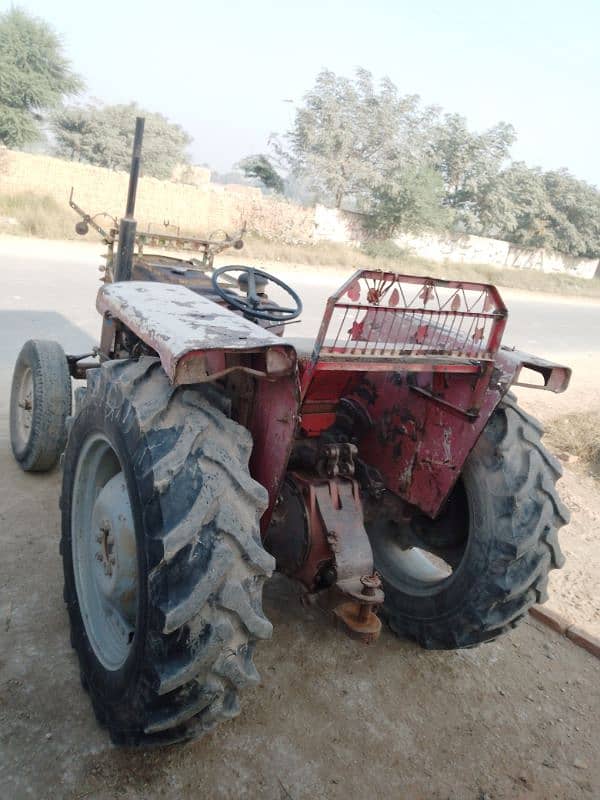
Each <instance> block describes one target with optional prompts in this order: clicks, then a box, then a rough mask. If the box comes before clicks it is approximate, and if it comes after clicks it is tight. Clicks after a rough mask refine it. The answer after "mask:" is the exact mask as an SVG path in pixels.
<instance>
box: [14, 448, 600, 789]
mask: <svg viewBox="0 0 600 800" xmlns="http://www.w3.org/2000/svg"><path fill="white" fill-rule="evenodd" d="M59 479H60V475H59V473H58V471H56V472H54V473H52V474H50V475H26V474H23V473H21V472H20V470H19V469H18V467H17V466H16V465H15V464H14V462H13V461H12V458H11V456H10V454H9V453H8V448H7V446H6V443H5V442H3V443H2V452H1V455H0V496H1V497H2V511H1V519H0V523H1V529H0V537H1V540H2V551H3V554H4V557H3V559H2V562H1V566H0V575H1V586H2V597H3V601H4V607H3V609H2V618H1V623H2V627H1V629H0V659H1V663H0V797H2V798H11V800H12V798H14V799H15V800H20V798H40V799H42V798H44V799H45V798H48V800H50V799H51V798H52V799H54V798H65V799H66V800H83V798H98V800H104V799H105V798H106V800H111V799H112V798H124V799H125V800H133V798H136V799H137V798H161V799H162V800H169V799H170V798H188V797H189V798H192V797H200V796H202V797H206V798H210V799H211V800H212V798H219V799H220V798H232V800H233V799H234V798H235V799H236V800H237V798H250V799H252V798H265V799H268V800H271V798H273V800H290V798H292V799H293V800H303V799H304V798H311V799H320V798H323V800H325V799H327V800H329V799H330V798H331V800H335V799H336V798H347V797H348V796H350V795H352V796H360V797H377V798H427V799H429V798H431V799H434V798H435V799H436V800H437V798H439V799H440V800H442V798H443V799H444V800H447V799H448V798H453V799H454V798H455V799H456V800H483V798H487V799H488V800H501V798H502V799H503V798H529V797H531V798H579V797H584V798H585V797H589V798H594V797H598V796H599V794H600V760H599V759H598V742H599V741H600V714H598V710H599V709H600V661H598V660H597V659H595V658H593V657H592V656H590V655H589V654H588V653H586V652H584V651H582V650H580V649H579V648H577V647H575V646H574V645H572V644H571V643H570V642H569V641H567V640H566V639H562V638H560V637H558V636H556V635H555V634H553V633H551V632H549V631H548V630H546V629H544V628H541V627H538V625H537V624H536V623H534V622H533V621H528V622H526V623H525V624H523V625H522V626H521V627H520V628H518V629H517V630H516V631H514V632H513V633H512V634H511V635H510V636H508V637H505V638H503V639H502V640H500V641H498V642H494V643H492V644H489V645H486V646H484V647H480V648H477V649H474V650H466V651H459V652H451V653H445V652H442V653H435V652H425V651H422V650H419V649H418V648H417V647H415V646H414V645H413V644H411V643H409V642H406V641H401V640H398V639H396V638H395V637H393V636H392V635H391V634H390V633H389V632H387V631H386V632H384V634H383V635H382V637H381V639H380V641H379V642H378V643H377V645H375V646H373V647H371V648H366V647H364V646H361V645H358V644H357V643H354V642H352V641H350V640H349V639H347V638H346V637H345V636H344V635H343V634H341V633H339V632H337V631H336V630H335V629H334V628H333V627H332V626H331V625H330V623H329V621H328V620H327V619H326V618H325V617H324V616H323V615H322V612H320V611H318V610H314V609H310V610H307V609H305V608H303V607H302V606H301V605H300V604H299V602H298V599H297V596H296V591H295V589H294V588H293V587H292V586H291V585H290V584H288V583H287V582H286V581H284V580H283V579H275V580H273V581H272V582H271V583H270V584H269V585H268V588H267V601H266V611H267V614H268V615H269V617H270V618H271V619H272V620H273V623H274V628H275V633H274V637H273V640H272V641H271V642H267V643H265V644H264V645H263V646H262V647H261V648H260V650H259V652H258V656H257V665H258V668H259V670H260V672H261V675H262V678H263V684H262V685H261V686H259V687H257V688H256V689H252V690H250V691H248V692H247V693H246V694H245V697H244V698H243V709H242V715H241V716H240V717H239V718H238V719H236V720H235V721H234V722H233V723H230V724H227V725H225V726H222V727H221V728H220V729H219V730H218V731H217V732H216V733H214V734H213V735H211V736H209V737H208V738H206V739H204V740H202V741H200V742H198V743H195V744H192V745H188V746H186V747H174V748H171V749H168V750H154V751H149V752H136V751H133V752H132V751H118V750H115V749H114V748H113V747H111V746H110V744H109V742H108V738H107V736H106V734H105V732H104V731H103V730H102V729H100V728H99V727H98V726H97V724H96V722H95V720H94V718H93V715H92V711H91V708H90V705H89V702H88V699H87V696H86V695H85V694H84V692H83V690H82V689H81V687H80V684H79V680H78V670H77V665H76V662H75V658H74V655H73V653H72V651H71V649H70V646H69V634H68V626H67V619H66V613H65V611H64V607H63V603H62V597H61V591H62V578H61V570H60V563H59V558H58V552H57V542H58V525H59V516H58V507H57V496H58V485H59Z"/></svg>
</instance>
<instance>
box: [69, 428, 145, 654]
mask: <svg viewBox="0 0 600 800" xmlns="http://www.w3.org/2000/svg"><path fill="white" fill-rule="evenodd" d="M72 503H73V506H72V509H73V510H72V534H71V535H72V550H73V562H74V572H75V583H76V589H77V595H78V599H79V605H80V609H81V616H82V619H83V623H84V625H85V629H86V632H87V635H88V639H89V641H90V644H91V646H92V648H93V650H94V652H95V654H96V656H97V657H98V659H99V660H100V661H101V662H102V664H103V665H104V666H105V667H106V669H109V670H116V669H119V668H120V667H121V666H122V665H123V664H124V662H125V661H126V659H127V656H128V654H129V651H130V648H131V645H132V642H133V639H134V634H135V625H136V615H137V602H138V568H137V542H136V536H135V524H134V519H133V511H132V507H131V501H130V498H129V492H128V490H127V482H126V480H125V476H124V474H123V472H122V471H121V468H120V464H119V460H118V458H117V455H116V453H115V451H114V450H113V449H112V446H111V445H110V443H109V442H108V440H107V439H105V438H104V436H102V435H101V434H93V435H92V436H90V438H89V439H88V440H87V442H86V443H85V445H84V446H83V448H82V450H81V453H80V456H79V461H78V465H77V470H76V477H75V484H74V491H73V500H72Z"/></svg>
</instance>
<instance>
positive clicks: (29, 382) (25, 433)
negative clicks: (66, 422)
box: [14, 367, 34, 450]
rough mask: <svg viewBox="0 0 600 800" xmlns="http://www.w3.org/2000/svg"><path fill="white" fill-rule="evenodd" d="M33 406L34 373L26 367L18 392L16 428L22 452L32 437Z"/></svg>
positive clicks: (15, 431) (18, 443) (18, 444)
mask: <svg viewBox="0 0 600 800" xmlns="http://www.w3.org/2000/svg"><path fill="white" fill-rule="evenodd" d="M33 404H34V392H33V372H32V371H31V368H30V367H26V368H25V369H24V370H23V374H22V375H21V381H20V383H19V388H18V390H17V408H16V414H15V427H14V433H15V436H16V439H17V446H18V448H19V449H21V450H22V449H24V448H25V447H27V443H28V442H29V437H30V436H31V426H32V424H33Z"/></svg>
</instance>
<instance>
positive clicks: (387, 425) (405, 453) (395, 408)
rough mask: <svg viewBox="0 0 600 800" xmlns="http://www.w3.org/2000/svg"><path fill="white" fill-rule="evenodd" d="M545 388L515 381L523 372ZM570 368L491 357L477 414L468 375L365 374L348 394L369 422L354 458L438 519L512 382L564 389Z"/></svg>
mask: <svg viewBox="0 0 600 800" xmlns="http://www.w3.org/2000/svg"><path fill="white" fill-rule="evenodd" d="M527 369H529V370H533V371H535V372H537V373H539V374H540V375H541V376H542V381H543V384H540V385H538V384H533V383H529V382H524V381H521V380H520V377H521V376H522V375H523V374H524V372H525V370H527ZM570 374H571V371H570V369H568V368H567V367H564V366H561V365H559V364H554V363H552V362H550V361H546V360H544V359H539V358H537V357H535V356H530V355H528V354H526V353H520V352H518V351H515V350H508V349H507V350H504V349H503V350H501V351H499V352H498V353H497V356H496V359H495V363H494V369H493V371H492V375H491V380H490V382H489V385H488V387H487V389H486V390H485V392H484V394H483V397H482V402H481V406H480V408H479V411H478V413H477V414H475V415H473V414H472V413H469V411H468V402H469V398H470V397H471V396H472V391H473V382H474V380H475V379H476V378H475V377H474V376H473V375H464V374H452V373H445V374H442V375H440V374H435V373H426V372H423V373H417V374H415V373H412V374H410V373H407V372H385V373H371V374H366V373H363V374H362V376H361V378H360V381H357V382H355V385H354V386H353V387H352V388H350V391H348V393H347V394H346V396H347V397H349V398H350V399H351V400H353V401H354V402H355V403H357V404H359V405H361V406H362V407H363V409H364V411H365V416H366V417H367V418H369V419H370V421H371V424H370V426H369V427H368V429H367V430H365V431H364V432H363V433H362V435H361V436H360V438H359V454H360V457H361V458H362V459H363V460H364V461H365V462H367V463H368V464H371V465H372V466H374V467H376V468H377V469H378V470H379V471H380V472H381V475H382V478H383V480H384V483H385V485H386V486H387V488H388V489H389V490H391V491H392V492H394V493H395V494H397V495H398V496H399V497H401V498H403V499H404V500H406V501H407V502H408V503H410V504H412V505H414V506H416V507H418V508H419V509H421V510H422V511H423V512H424V513H426V514H428V515H429V516H431V517H435V516H437V514H439V512H440V510H441V509H442V507H443V505H444V503H445V501H446V499H447V497H448V495H449V493H450V492H451V490H452V488H453V486H454V484H455V483H456V481H457V480H458V478H459V476H460V474H461V472H462V469H463V467H464V464H465V461H466V459H467V458H468V456H469V453H470V452H471V450H472V449H473V447H474V446H475V444H476V442H477V440H478V439H479V437H480V435H481V433H482V431H483V430H484V428H485V426H486V425H487V423H488V420H489V419H490V417H491V416H492V414H493V412H494V410H495V408H496V407H497V406H498V404H499V403H500V401H501V400H502V398H503V396H504V395H505V394H506V392H507V391H508V390H509V388H510V387H511V386H513V385H516V386H533V387H535V388H541V389H546V390H548V391H553V392H562V391H564V390H565V389H566V387H567V385H568V382H569V378H570Z"/></svg>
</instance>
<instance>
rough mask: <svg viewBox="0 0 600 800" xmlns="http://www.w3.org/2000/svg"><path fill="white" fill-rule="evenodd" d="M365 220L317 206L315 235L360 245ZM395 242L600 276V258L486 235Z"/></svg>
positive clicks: (466, 259) (472, 259) (420, 252)
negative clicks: (521, 243) (521, 245)
mask: <svg viewBox="0 0 600 800" xmlns="http://www.w3.org/2000/svg"><path fill="white" fill-rule="evenodd" d="M361 221H362V215H361V214H355V213H351V212H347V211H338V210H336V209H334V208H326V207H325V206H321V205H317V206H316V208H315V232H314V238H315V239H321V240H323V239H325V240H328V241H333V242H345V243H354V244H359V243H360V240H361V238H363V237H364V232H362V228H361ZM394 241H395V242H396V244H397V245H398V247H400V248H402V249H403V250H409V251H410V252H411V253H413V254H414V255H416V256H421V257H422V258H427V259H430V260H431V261H437V262H439V263H444V262H450V263H453V264H491V265H492V266H495V267H514V268H516V269H537V270H540V271H541V272H562V273H568V274H570V275H577V276H578V277H580V278H588V279H589V278H593V277H594V276H596V275H598V277H600V260H599V259H593V258H576V257H575V256H567V255H563V254H562V253H557V252H556V251H553V250H544V249H542V248H537V249H536V248H530V247H519V246H517V245H514V244H510V242H504V241H502V240H500V239H487V238H485V237H483V236H469V235H466V234H465V235H463V236H458V235H437V234H421V235H419V236H413V235H410V234H403V235H401V236H398V237H397V238H396V239H395V240H394Z"/></svg>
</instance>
